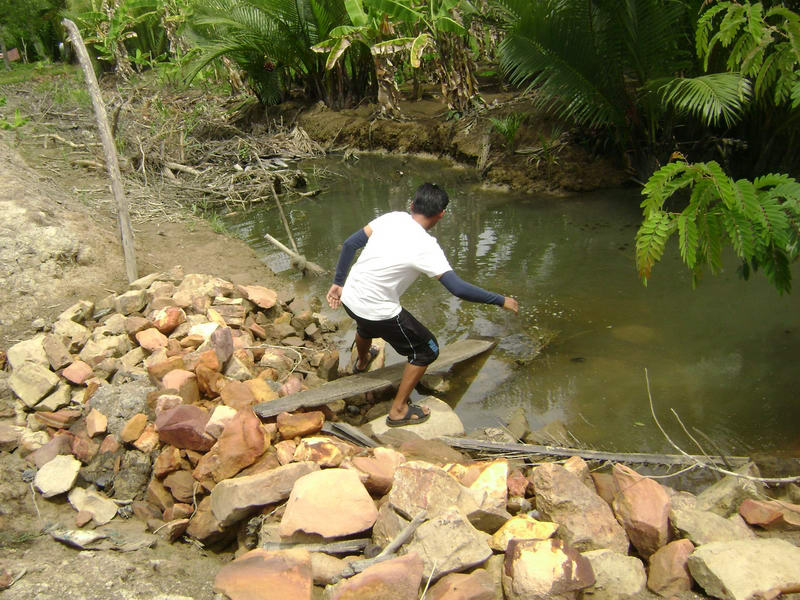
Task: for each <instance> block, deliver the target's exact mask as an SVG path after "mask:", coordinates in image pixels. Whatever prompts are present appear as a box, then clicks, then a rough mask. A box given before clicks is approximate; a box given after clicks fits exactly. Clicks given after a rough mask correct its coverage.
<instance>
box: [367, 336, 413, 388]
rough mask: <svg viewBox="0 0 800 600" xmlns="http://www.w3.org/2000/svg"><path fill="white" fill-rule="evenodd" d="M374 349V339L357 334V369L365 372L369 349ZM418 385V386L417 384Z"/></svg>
mask: <svg viewBox="0 0 800 600" xmlns="http://www.w3.org/2000/svg"><path fill="white" fill-rule="evenodd" d="M370 348H372V338H363V337H361V336H360V335H358V333H356V351H357V352H358V361H356V368H357V369H358V370H359V371H363V370H364V369H366V368H367V365H368V364H369V349H370ZM415 385H416V384H415Z"/></svg>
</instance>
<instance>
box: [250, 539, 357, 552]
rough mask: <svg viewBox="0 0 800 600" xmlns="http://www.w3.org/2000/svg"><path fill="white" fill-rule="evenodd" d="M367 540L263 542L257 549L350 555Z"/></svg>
mask: <svg viewBox="0 0 800 600" xmlns="http://www.w3.org/2000/svg"><path fill="white" fill-rule="evenodd" d="M369 542H370V540H369V538H362V539H358V540H344V541H341V542H329V543H327V544H303V543H300V544H294V543H291V542H264V543H263V544H261V545H260V546H259V548H264V549H265V550H308V551H309V552H323V553H325V554H352V553H354V552H361V551H362V550H363V549H364V548H366V547H367V544H369Z"/></svg>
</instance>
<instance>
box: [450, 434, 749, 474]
mask: <svg viewBox="0 0 800 600" xmlns="http://www.w3.org/2000/svg"><path fill="white" fill-rule="evenodd" d="M438 439H439V440H441V441H442V442H444V443H445V444H448V445H449V446H452V447H453V448H459V449H461V450H473V451H478V452H487V453H495V454H516V455H519V456H559V457H564V456H580V457H581V458H583V459H584V460H603V461H611V462H619V463H633V464H653V465H692V464H695V463H696V462H700V463H708V462H709V461H711V462H714V463H723V462H724V461H723V459H722V457H719V456H708V457H706V456H684V455H683V454H644V453H630V454H628V453H615V452H600V451H598V450H580V449H577V448H561V447H558V446H537V445H535V444H505V443H501V442H489V441H484V440H472V439H469V438H458V437H450V436H442V437H440V438H438ZM725 460H727V461H728V463H729V464H731V465H733V466H734V467H739V466H742V465H744V464H747V463H748V462H749V461H750V459H749V458H748V457H746V456H726V457H725Z"/></svg>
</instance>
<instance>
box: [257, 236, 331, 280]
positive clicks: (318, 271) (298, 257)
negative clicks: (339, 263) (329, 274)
mask: <svg viewBox="0 0 800 600" xmlns="http://www.w3.org/2000/svg"><path fill="white" fill-rule="evenodd" d="M264 238H265V239H266V240H267V241H268V242H270V243H272V244H273V245H274V246H275V247H276V248H278V250H282V251H283V252H285V253H286V254H288V255H289V256H291V257H292V258H294V259H295V260H296V261H298V262H299V263H300V264H303V263H305V268H306V269H308V270H309V271H311V272H313V273H315V274H317V275H322V274H323V273H324V272H325V269H323V268H322V267H320V266H319V265H318V264H316V263H313V262H311V261H310V260H306V257H305V256H301V255H300V254H297V252H293V251H292V250H290V249H289V248H287V247H286V246H284V245H283V244H281V243H280V242H279V241H278V240H276V239H275V238H274V237H272V236H271V235H270V234H268V233H267V234H264Z"/></svg>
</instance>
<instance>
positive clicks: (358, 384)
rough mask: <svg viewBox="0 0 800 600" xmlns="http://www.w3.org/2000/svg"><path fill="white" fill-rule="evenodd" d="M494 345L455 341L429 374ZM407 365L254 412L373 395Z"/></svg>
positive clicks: (258, 407) (263, 404)
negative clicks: (372, 393) (368, 393)
mask: <svg viewBox="0 0 800 600" xmlns="http://www.w3.org/2000/svg"><path fill="white" fill-rule="evenodd" d="M496 345H497V340H495V339H492V338H470V339H465V340H458V341H456V342H453V343H452V344H448V345H447V346H445V347H444V348H442V350H441V351H440V352H439V358H437V359H436V360H435V361H434V362H433V364H431V366H430V367H429V368H428V371H429V372H434V371H442V370H444V369H447V368H449V367H451V366H452V365H454V364H456V363H459V362H462V361H464V360H467V359H468V358H473V357H475V356H478V355H480V354H483V353H484V352H487V351H489V350H491V349H492V348H494V347H495V346H496ZM405 366H406V363H398V364H396V365H391V366H390V367H384V368H383V369H377V370H375V371H369V372H367V373H359V374H358V375H348V376H347V377H341V378H339V379H336V380H335V381H330V382H328V383H326V384H323V385H321V386H319V387H316V388H314V389H311V390H307V391H305V392H298V393H296V394H290V395H289V396H285V397H283V398H279V399H277V400H272V401H271V402H261V403H260V404H256V405H255V406H254V407H253V409H254V410H255V413H256V414H257V415H258V416H259V417H261V418H262V419H267V418H269V417H274V416H276V415H278V414H280V413H282V412H284V411H286V412H292V411H294V410H297V409H298V408H311V407H314V406H322V405H323V404H328V403H329V402H333V401H334V400H342V399H344V398H350V397H351V396H357V395H358V394H365V393H367V392H375V391H378V390H382V389H384V388H387V387H390V386H393V385H396V384H397V383H398V382H399V381H400V377H401V376H402V375H403V369H405Z"/></svg>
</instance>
